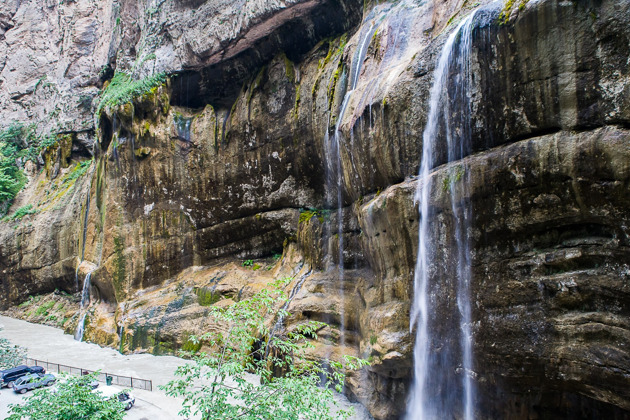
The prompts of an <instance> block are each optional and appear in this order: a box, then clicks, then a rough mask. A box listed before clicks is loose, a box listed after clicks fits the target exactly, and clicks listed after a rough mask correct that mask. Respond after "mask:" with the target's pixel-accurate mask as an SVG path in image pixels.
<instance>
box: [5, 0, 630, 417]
mask: <svg viewBox="0 0 630 420" xmlns="http://www.w3.org/2000/svg"><path fill="white" fill-rule="evenodd" d="M88 3H89V4H88ZM459 3H460V2H445V3H442V2H430V1H420V2H418V1H411V0H410V1H401V2H395V3H384V4H366V5H361V4H360V3H359V2H356V1H350V0H347V1H338V0H329V1H324V0H318V1H316V0H310V1H294V2H256V1H254V2H251V1H248V2H243V4H236V3H233V2H204V1H185V2H164V1H162V2H159V1H158V2H148V3H146V4H145V3H143V2H127V1H119V2H116V1H112V2H105V3H99V5H94V4H92V3H91V2H83V1H82V0H80V1H77V2H75V3H68V4H66V3H61V4H55V5H51V6H49V5H44V4H43V3H42V2H39V1H34V0H33V1H30V2H5V3H4V4H3V5H2V6H0V31H3V32H0V42H1V43H2V47H0V51H1V52H2V54H1V55H2V57H1V58H0V81H1V82H0V96H2V98H3V101H2V105H1V107H0V113H1V114H2V116H3V120H5V121H11V120H18V121H25V122H29V121H32V122H38V123H40V126H41V128H42V130H44V129H48V128H52V129H53V130H56V132H67V133H69V137H68V138H67V139H66V140H65V143H60V146H58V147H56V148H51V149H50V150H49V151H48V152H47V154H46V156H48V157H47V159H46V162H44V164H45V165H46V168H47V170H45V171H43V172H41V173H39V174H37V172H36V171H33V172H32V173H31V178H32V179H31V182H30V184H29V186H28V187H27V189H25V190H24V191H23V192H22V193H21V195H20V196H18V199H17V201H16V203H15V204H14V209H15V208H17V207H19V206H22V205H25V204H29V203H30V204H33V205H35V207H36V208H37V209H38V210H39V212H38V213H36V214H33V215H28V216H26V217H25V218H24V219H22V221H19V222H18V221H5V222H2V223H1V224H0V237H1V238H2V242H1V245H0V271H1V272H2V284H1V286H0V287H1V288H2V290H3V295H2V305H3V306H4V308H9V307H10V306H14V305H16V304H19V303H21V302H23V301H26V300H27V298H28V296H29V295H36V294H45V293H47V292H52V291H53V290H55V289H60V290H64V291H66V292H69V293H73V292H78V291H79V290H80V284H82V281H83V278H84V277H85V276H86V275H87V273H88V272H90V273H92V274H91V279H92V289H91V292H92V296H93V297H94V299H93V300H95V301H97V302H98V303H97V304H93V305H92V307H91V310H90V311H91V312H89V316H88V325H87V326H86V333H85V337H86V338H87V339H89V340H92V341H96V342H100V343H103V344H107V345H111V346H115V347H118V348H120V349H121V350H122V351H134V350H145V351H153V352H156V353H161V352H173V351H176V350H178V349H181V348H185V349H187V350H190V346H191V345H192V344H191V343H190V342H188V336H189V335H190V334H193V333H196V332H199V331H202V330H204V329H208V328H213V326H212V325H209V324H207V322H206V321H205V314H206V307H207V306H208V305H225V304H229V303H230V302H233V301H236V300H238V299H241V298H242V297H243V296H248V295H249V294H251V293H252V292H254V291H256V290H258V289H260V288H262V287H264V286H265V285H266V284H268V283H269V282H270V281H271V280H272V279H273V278H277V277H291V278H293V279H294V280H293V281H292V282H291V284H290V286H289V288H290V289H289V291H290V295H291V297H292V298H291V302H290V305H289V311H290V312H291V313H292V316H291V317H290V318H289V319H287V320H286V321H285V324H286V326H288V327H289V328H290V326H291V325H295V324H296V323H299V322H301V321H303V320H305V319H315V320H321V321H325V322H327V323H329V324H330V325H329V327H327V328H326V329H325V331H322V332H321V334H320V337H321V339H320V341H319V342H318V343H317V345H316V347H315V349H314V350H313V353H312V357H314V358H320V359H327V358H337V357H339V356H340V355H341V354H353V355H359V356H362V357H366V358H369V359H370V360H371V361H372V365H371V366H370V367H369V368H368V369H366V370H364V371H362V372H360V373H358V374H355V375H353V376H351V377H350V378H349V379H348V386H347V390H346V391H347V393H348V394H349V395H351V396H353V397H354V398H356V399H358V400H359V401H361V402H362V403H363V404H365V405H366V406H367V407H368V408H369V410H370V411H371V413H372V415H373V416H374V417H375V418H378V419H394V418H399V417H400V416H402V415H403V413H404V407H405V402H406V399H407V393H408V392H409V383H410V379H411V378H410V372H411V371H412V369H411V367H412V359H413V358H412V352H413V345H414V343H413V337H414V335H412V334H411V333H410V328H409V310H410V305H411V301H412V299H413V296H412V293H413V270H414V267H415V261H416V255H417V242H418V233H417V232H418V217H419V216H418V210H417V205H416V203H415V202H414V196H415V194H416V189H417V186H418V184H421V185H422V184H423V182H424V181H423V180H421V179H418V178H417V176H416V174H417V172H418V167H419V163H420V158H421V156H420V153H421V150H422V145H421V141H422V140H421V139H422V131H423V128H424V123H425V120H426V117H427V115H426V114H427V106H428V105H427V101H428V96H429V89H430V86H431V83H432V80H431V74H432V69H433V67H434V65H435V61H436V60H437V57H438V56H439V52H440V49H441V46H442V44H443V42H444V41H445V39H446V36H447V35H448V34H449V33H450V31H451V30H452V28H454V26H455V23H457V22H458V21H459V20H461V19H462V18H463V17H464V16H466V15H467V14H468V13H469V11H470V10H471V8H472V7H477V5H475V6H472V5H468V4H467V3H466V2H465V3H464V5H463V6H462V5H460V4H459ZM510 4H511V3H510ZM519 4H520V7H518V5H516V6H514V7H512V8H511V9H510V7H509V6H504V5H500V4H498V3H493V4H488V5H485V6H483V5H482V6H481V7H483V10H481V11H480V12H478V13H477V17H476V18H475V21H474V29H473V57H472V62H471V69H472V82H473V88H472V91H471V92H469V94H468V96H469V98H470V102H471V109H472V110H473V113H472V115H471V121H472V139H473V147H472V150H471V151H470V154H469V155H468V156H465V157H464V158H463V159H462V160H460V161H456V162H447V158H446V156H445V154H444V151H441V150H438V156H439V157H440V158H439V159H438V161H439V163H440V166H438V167H437V168H435V170H434V171H433V173H432V175H431V176H432V177H433V181H432V185H433V186H434V188H433V190H432V191H431V194H430V197H431V203H430V205H431V206H432V208H434V209H435V212H434V214H436V215H437V216H436V221H435V223H434V224H433V225H432V227H431V228H432V229H434V230H435V232H436V234H437V237H439V238H440V242H439V243H438V244H434V246H435V247H438V248H439V249H440V253H441V255H442V257H443V258H442V259H443V262H444V266H445V267H444V268H440V267H436V268H435V269H436V270H438V271H439V270H443V271H444V272H448V265H449V264H452V263H453V256H454V255H457V252H456V243H455V241H454V239H453V232H452V230H453V220H452V218H453V215H452V206H451V203H450V202H448V194H447V193H448V191H449V190H450V189H451V188H455V187H456V185H457V183H460V182H469V186H468V191H469V192H470V194H469V196H467V197H465V199H463V200H462V203H459V205H469V206H471V208H472V215H473V222H472V225H471V230H470V232H467V234H468V235H469V237H470V238H471V240H472V247H473V255H472V273H473V275H472V281H473V284H472V312H473V314H472V316H473V320H474V322H473V324H474V325H473V326H472V328H471V329H472V331H473V342H474V347H473V352H474V363H473V366H474V380H475V382H476V384H477V388H478V389H479V401H478V403H477V406H476V407H477V408H476V410H477V415H478V416H479V417H482V418H530V417H547V418H548V417H554V416H574V417H581V416H600V417H609V418H624V416H627V415H628V412H629V411H630V395H628V390H627V389H628V386H627V385H628V384H629V383H630V360H629V359H628V356H627V350H626V348H627V347H628V346H629V345H630V339H629V333H628V331H629V328H630V327H629V325H628V305H629V303H630V297H629V295H628V293H629V288H628V279H627V277H628V273H629V272H630V271H629V264H630V261H627V260H628V255H629V254H628V244H627V242H628V232H627V224H628V223H627V221H626V219H627V218H628V217H629V216H630V210H629V209H630V206H629V204H630V203H627V196H628V184H629V182H630V168H629V167H628V162H630V156H628V153H630V151H629V150H628V147H627V145H626V143H627V140H628V138H630V103H629V102H628V101H629V99H628V98H630V92H629V89H630V88H629V86H630V81H629V80H628V79H629V78H630V69H629V66H630V64H629V62H628V56H629V55H630V54H629V49H630V26H629V24H628V22H630V6H629V4H628V3H627V2H625V1H622V0H603V1H597V2H596V1H559V0H540V1H529V2H527V1H523V2H520V3H519ZM502 11H503V13H502ZM38 14H39V15H38ZM500 15H501V16H500ZM35 16H43V17H45V19H40V20H38V22H39V23H38V24H34V23H33V22H34V21H32V20H31V19H35ZM29 40H31V41H29ZM26 45H28V48H29V49H31V50H32V52H31V53H29V52H28V51H27V48H26ZM29 54H30V55H29ZM114 71H118V72H120V71H127V72H129V73H130V74H132V75H133V76H134V77H137V78H142V77H144V76H147V75H150V74H152V73H153V72H161V71H164V72H166V73H167V75H169V78H168V80H167V82H166V83H164V84H162V85H161V86H159V87H155V88H153V89H150V90H147V91H145V92H143V93H142V95H139V96H137V97H135V98H134V99H133V101H132V102H131V103H127V104H117V105H113V106H109V107H105V108H104V109H102V112H99V113H97V116H96V117H95V116H94V111H95V110H96V109H97V108H96V107H97V102H96V101H97V100H96V99H94V101H93V98H95V97H96V95H97V93H98V89H99V88H102V87H103V83H108V82H107V80H108V79H110V78H111V77H112V75H113V73H114ZM44 76H45V77H44ZM458 77H460V76H459V75H457V74H451V75H450V76H449V83H450V84H449V89H455V88H456V87H457V83H458ZM353 82H354V83H353ZM105 86H107V85H105ZM352 86H355V89H354V90H352V91H351V88H352ZM81 98H83V99H82V102H81ZM342 105H343V107H342ZM53 106H54V107H58V108H59V111H56V112H55V111H54V109H53V108H52V107H53ZM342 108H343V109H342ZM55 109H56V108H55ZM99 111H101V109H100V108H99ZM54 124H58V126H57V127H54ZM336 129H338V130H339V133H340V137H339V138H340V139H341V140H340V143H339V144H340V148H339V156H340V164H339V165H340V166H339V167H340V168H341V175H342V176H341V178H340V179H341V180H342V182H341V183H340V186H339V188H341V194H340V195H338V194H337V191H332V192H333V193H331V191H330V190H331V189H333V190H336V189H337V188H338V187H337V184H335V183H332V184H331V182H330V177H331V168H334V166H335V165H336V162H331V161H330V154H329V153H327V149H326V147H327V144H328V143H327V142H329V141H330V139H331V138H332V136H333V135H335V133H334V131H335V130H336ZM443 129H446V127H443ZM64 148H65V149H64ZM72 149H74V151H75V153H74V154H72V152H71V151H70V152H69V151H68V150H72ZM64 150H66V151H65V152H64ZM87 150H90V151H91V153H92V154H93V155H94V162H93V163H92V164H91V166H90V169H89V171H87V172H86V174H85V175H83V176H82V177H79V178H78V179H71V180H70V181H65V180H66V179H70V178H72V177H71V176H69V174H71V173H72V171H73V168H74V167H75V166H74V165H75V163H74V162H75V161H76V160H81V159H85V158H86V157H87V154H86V151H87ZM52 185H56V187H55V189H54V191H52V190H51V187H50V186H52ZM51 191H52V192H51ZM331 197H333V199H332V200H331ZM337 197H341V200H340V201H339V200H338V199H337ZM338 207H340V208H341V209H342V211H341V212H338V211H337V208H338ZM339 217H341V220H339ZM338 227H341V231H339V228H338ZM340 246H343V248H342V252H339V247H340ZM340 279H342V280H341V281H340ZM452 283H453V281H452V279H449V278H447V277H445V278H444V280H443V284H442V285H441V287H440V288H439V289H436V290H435V291H434V293H433V295H432V299H435V301H436V302H438V305H437V307H438V311H443V313H444V323H443V325H442V326H441V328H456V326H455V324H454V322H455V321H454V320H453V319H450V318H449V315H448V313H449V312H448V308H449V306H450V305H452V304H453V299H454V292H453V287H454V285H453V284H452ZM35 304H36V302H35V303H29V305H35ZM13 313H14V314H15V312H13ZM77 321H78V319H76V316H75V317H74V318H73V317H72V316H71V314H69V315H68V319H67V320H65V321H64V322H62V324H63V325H64V327H65V328H66V329H68V330H72V329H73V328H74V326H75V325H76V322H77Z"/></svg>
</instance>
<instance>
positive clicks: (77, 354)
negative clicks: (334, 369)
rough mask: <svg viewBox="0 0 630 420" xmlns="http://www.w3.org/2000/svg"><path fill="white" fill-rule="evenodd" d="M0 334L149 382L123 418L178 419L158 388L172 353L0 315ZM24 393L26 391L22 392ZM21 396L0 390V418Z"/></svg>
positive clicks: (35, 350) (40, 354)
mask: <svg viewBox="0 0 630 420" xmlns="http://www.w3.org/2000/svg"><path fill="white" fill-rule="evenodd" d="M0 327H1V328H2V331H0V336H2V337H6V338H8V339H9V340H11V342H13V343H14V344H17V345H20V346H22V347H26V348H27V349H28V357H30V358H33V359H38V360H43V361H48V362H51V363H59V364H64V365H68V366H76V367H79V368H82V369H87V370H99V369H100V370H102V371H104V372H109V373H113V374H117V375H123V376H133V377H134V378H140V379H150V380H152V381H153V392H150V391H144V390H133V391H132V393H133V394H134V395H135V397H136V405H135V406H134V407H133V408H132V409H131V410H129V411H128V415H127V416H126V417H125V419H127V420H173V419H181V418H182V417H179V416H178V415H177V413H178V412H179V410H180V400H178V399H175V398H171V397H168V396H166V395H165V394H164V393H163V392H162V391H160V390H159V389H158V386H159V385H164V384H166V383H167V382H169V381H170V380H172V379H174V378H175V376H174V375H173V372H174V371H175V368H176V367H177V366H180V365H183V364H185V363H186V360H184V359H180V358H178V357H173V356H153V355H151V354H131V355H124V354H120V353H118V352H117V351H116V350H114V349H110V348H106V347H100V346H98V345H96V344H91V343H82V342H78V341H75V340H74V338H73V337H72V336H70V335H67V334H64V333H63V331H62V330H60V329H57V328H53V327H49V326H46V325H40V324H31V323H29V322H26V321H22V320H18V319H14V318H9V317H5V316H0ZM26 395H28V394H26ZM22 398H23V396H22V395H19V394H15V393H14V392H13V390H11V389H7V388H4V389H2V390H1V391H0V418H6V416H7V412H8V405H9V404H14V403H18V402H19V401H21V400H22ZM339 401H340V403H341V406H342V407H344V408H347V407H348V406H350V405H354V406H355V412H356V414H355V415H354V416H353V417H352V419H351V420H366V419H369V418H370V417H369V415H367V413H366V411H365V409H364V408H363V407H362V406H361V405H359V404H351V403H349V402H348V401H347V400H346V399H345V398H340V399H339Z"/></svg>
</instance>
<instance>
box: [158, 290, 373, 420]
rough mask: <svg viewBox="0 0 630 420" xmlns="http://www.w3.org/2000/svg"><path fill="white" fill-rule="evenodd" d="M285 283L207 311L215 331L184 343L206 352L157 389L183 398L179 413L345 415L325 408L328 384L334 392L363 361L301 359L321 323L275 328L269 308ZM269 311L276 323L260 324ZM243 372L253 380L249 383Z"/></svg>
mask: <svg viewBox="0 0 630 420" xmlns="http://www.w3.org/2000/svg"><path fill="white" fill-rule="evenodd" d="M289 280H290V279H286V280H281V281H278V282H276V283H275V284H274V285H272V289H271V290H266V289H264V290H262V291H260V292H258V293H257V294H255V295H254V296H252V297H251V298H248V299H244V300H241V301H240V302H237V303H234V304H232V305H230V306H227V307H211V308H209V310H208V316H209V317H210V318H211V319H212V320H213V321H215V322H217V323H218V324H220V325H222V328H221V329H220V330H219V331H213V332H209V333H206V334H203V335H201V336H199V337H195V336H191V337H190V338H189V340H188V342H187V343H188V344H187V346H186V347H187V348H191V349H193V350H194V349H196V348H197V346H198V345H199V343H201V342H203V343H206V344H207V345H208V346H210V347H212V348H213V351H212V352H211V353H199V354H197V355H196V356H195V357H194V359H193V360H194V363H189V364H186V365H184V366H180V367H178V368H177V370H176V372H175V374H176V375H177V376H180V377H181V379H176V380H173V381H171V382H169V383H168V384H167V385H166V386H164V387H162V389H164V390H165V391H166V393H167V394H168V395H170V396H174V397H183V399H184V401H183V406H182V407H183V408H182V410H181V412H180V413H179V414H180V415H181V416H183V417H189V416H191V414H192V415H194V416H199V417H201V418H202V419H204V420H219V419H221V420H229V419H241V420H257V419H270V418H273V419H277V420H289V419H298V418H299V419H303V420H311V419H313V420H314V419H318V420H329V419H330V420H332V419H344V418H347V417H348V416H349V415H350V414H351V413H350V412H346V411H343V410H339V411H338V412H336V413H334V412H332V411H333V410H332V409H331V408H332V407H334V406H335V404H336V403H335V400H334V390H333V389H332V388H331V386H330V385H334V388H335V389H336V390H337V391H340V390H341V389H342V386H343V381H344V378H345V371H346V370H347V369H357V368H359V367H361V366H363V365H365V364H367V362H366V361H364V360H360V359H356V358H352V357H347V358H346V360H345V363H344V365H342V364H341V363H336V362H330V366H329V368H324V367H323V366H322V365H321V364H319V363H318V362H314V361H312V360H309V359H307V358H306V356H305V350H306V349H308V348H312V345H311V344H310V341H309V339H311V338H313V339H316V338H317V331H319V330H320V329H321V328H324V327H325V324H323V323H320V322H314V321H311V322H307V323H304V324H301V325H300V326H298V327H296V328H295V329H294V330H292V331H290V332H284V331H281V329H280V328H277V327H276V325H277V324H279V323H280V321H278V320H282V319H285V317H286V316H287V315H288V313H287V312H286V311H284V310H279V311H277V308H278V307H280V306H282V304H283V303H284V302H286V299H287V296H286V293H284V292H283V288H284V287H286V285H287V282H288V281H289ZM276 311H277V312H276ZM274 314H275V318H276V322H273V323H271V324H270V323H269V322H266V321H267V320H268V318H269V317H271V316H273V315H274ZM195 344H196V345H195ZM251 374H254V375H256V376H257V377H258V378H259V380H258V381H256V380H252V379H251V378H252V376H251ZM322 380H323V381H324V386H322Z"/></svg>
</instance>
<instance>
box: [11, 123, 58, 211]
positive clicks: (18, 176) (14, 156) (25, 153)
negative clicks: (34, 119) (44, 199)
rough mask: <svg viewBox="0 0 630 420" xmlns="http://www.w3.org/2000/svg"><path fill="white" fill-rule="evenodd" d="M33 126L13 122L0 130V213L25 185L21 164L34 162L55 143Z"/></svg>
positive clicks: (52, 136) (49, 135) (22, 165)
mask: <svg viewBox="0 0 630 420" xmlns="http://www.w3.org/2000/svg"><path fill="white" fill-rule="evenodd" d="M36 129H37V127H36V126H35V125H34V124H28V125H26V124H23V123H20V122H13V123H12V124H11V125H9V126H8V127H6V128H5V129H4V130H2V131H0V215H4V214H6V212H7V210H8V209H9V206H10V205H11V203H12V202H13V199H14V198H15V196H16V195H17V193H18V192H20V191H21V190H22V188H23V187H24V185H26V182H27V178H26V175H25V174H24V172H23V168H24V165H25V163H26V162H27V161H33V162H37V157H38V156H39V155H40V153H41V152H42V151H43V150H45V149H46V148H48V147H50V146H51V145H54V144H55V143H56V142H57V138H56V136H54V135H52V134H48V135H39V134H37V130H36Z"/></svg>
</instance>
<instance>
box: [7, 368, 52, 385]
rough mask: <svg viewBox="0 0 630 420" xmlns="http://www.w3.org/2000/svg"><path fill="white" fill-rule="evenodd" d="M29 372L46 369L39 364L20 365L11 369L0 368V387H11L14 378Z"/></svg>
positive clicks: (40, 371)
mask: <svg viewBox="0 0 630 420" xmlns="http://www.w3.org/2000/svg"><path fill="white" fill-rule="evenodd" d="M29 373H41V374H44V373H46V369H44V368H43V367H41V366H30V367H29V366H26V365H20V366H16V367H14V368H11V369H6V370H0V387H5V386H8V387H11V386H13V383H14V382H15V380H16V379H18V378H21V377H22V376H24V375H28V374H29Z"/></svg>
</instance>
